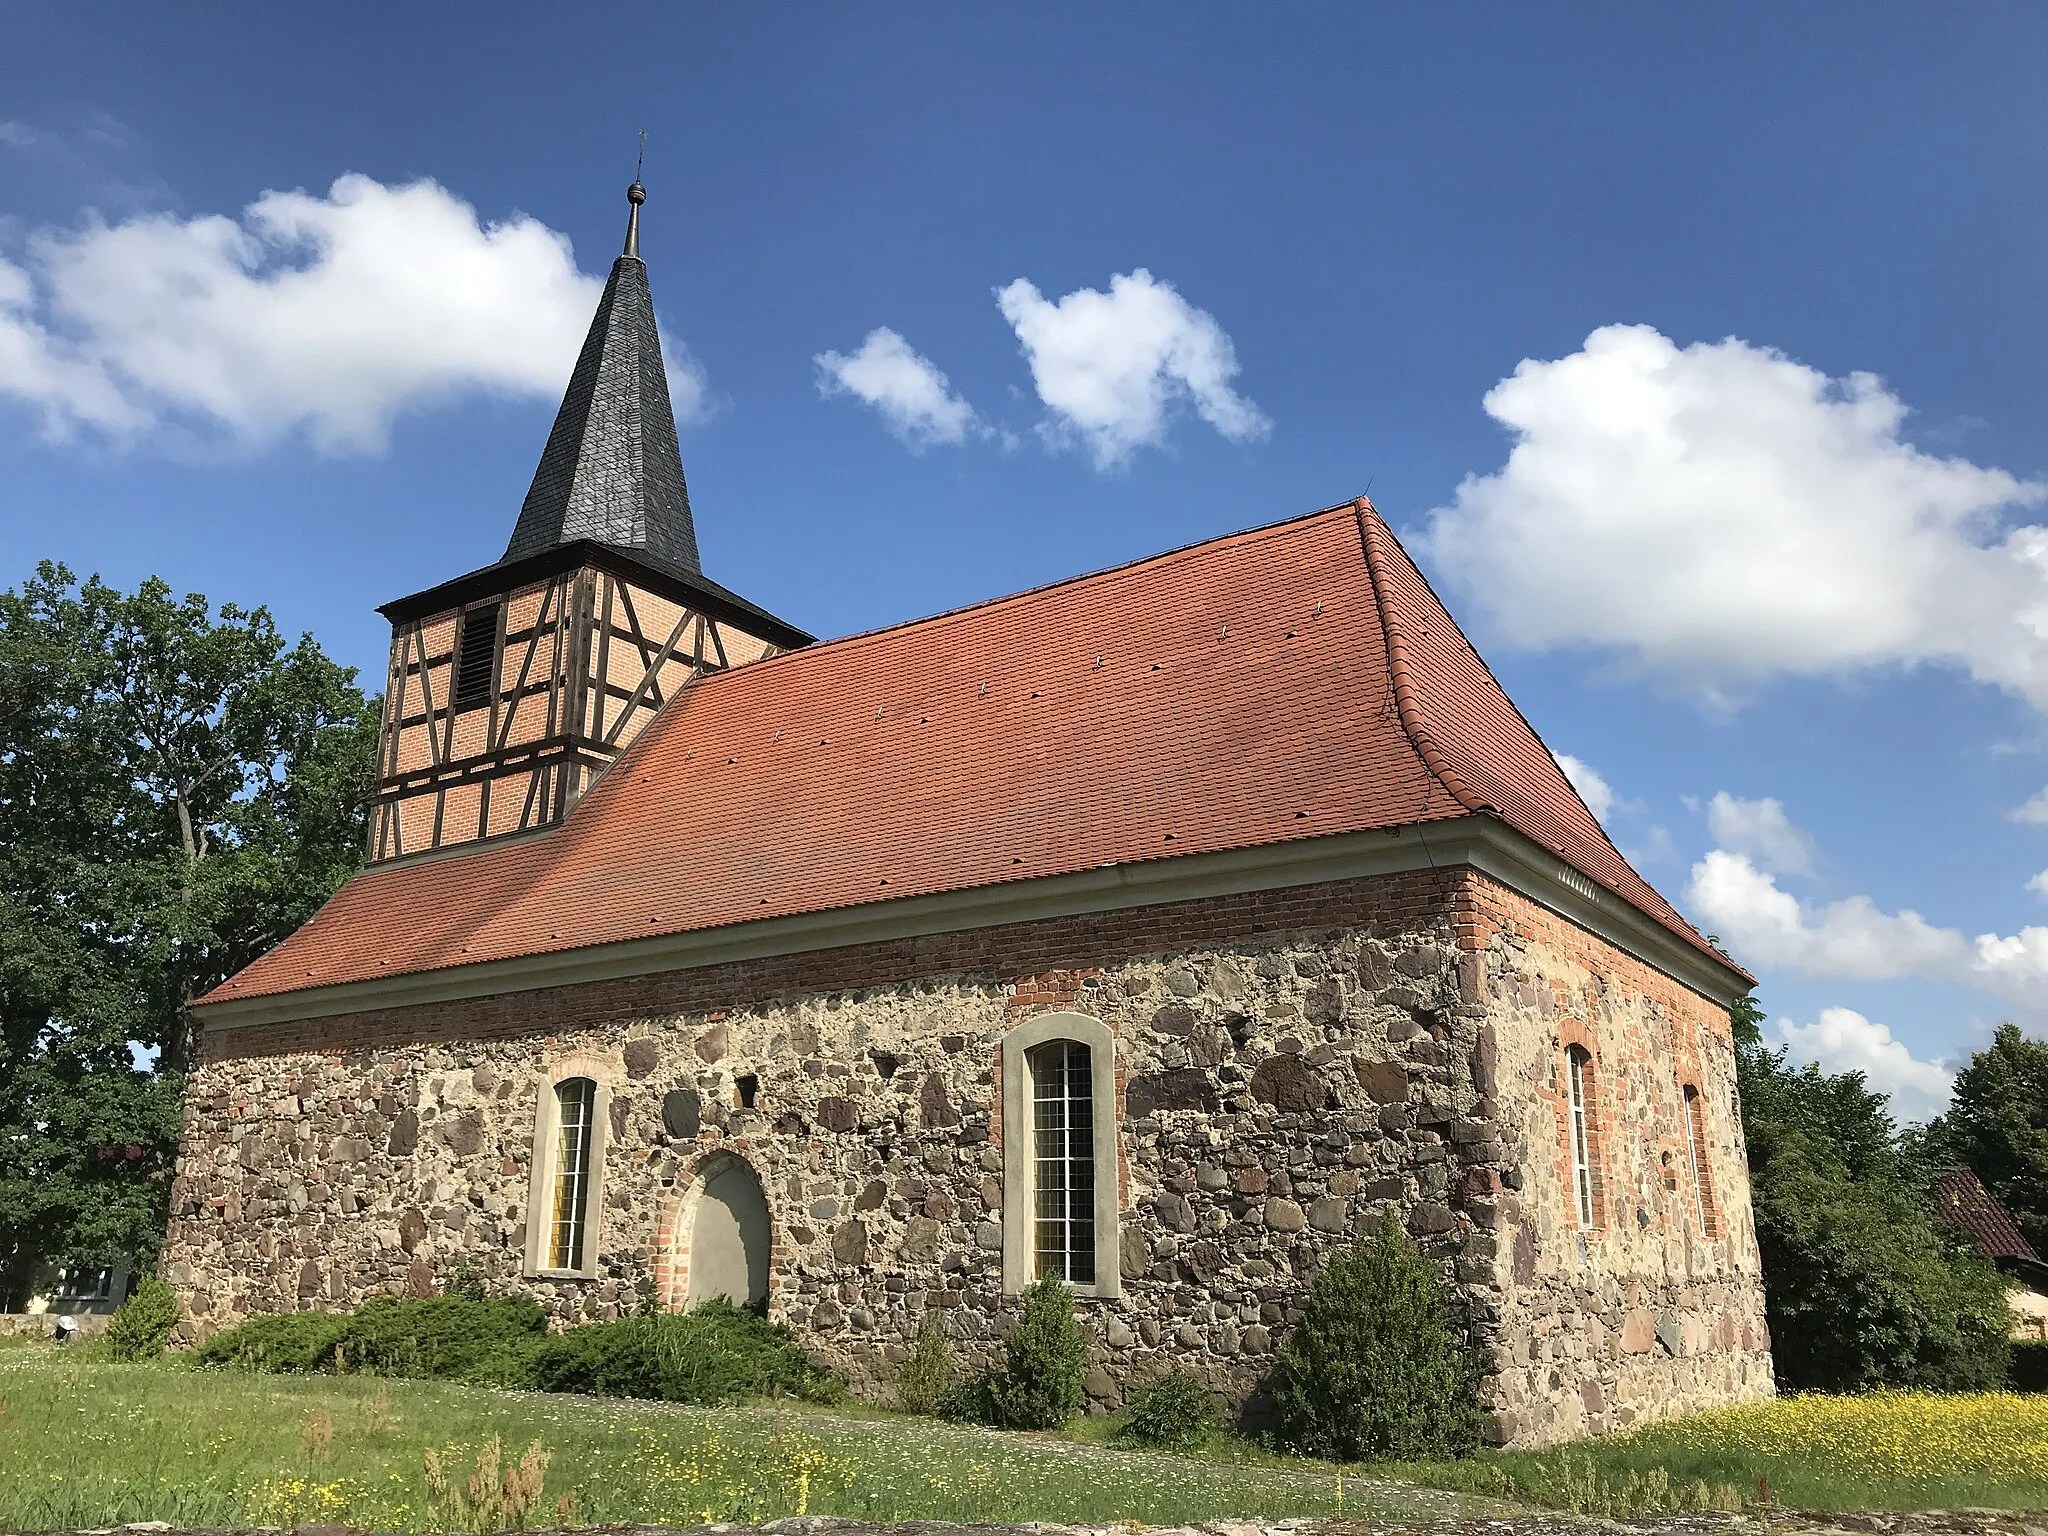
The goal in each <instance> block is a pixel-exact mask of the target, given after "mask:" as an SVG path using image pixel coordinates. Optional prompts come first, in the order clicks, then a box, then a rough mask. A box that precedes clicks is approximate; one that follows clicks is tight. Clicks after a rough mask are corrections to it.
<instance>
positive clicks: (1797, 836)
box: [1707, 790, 1815, 875]
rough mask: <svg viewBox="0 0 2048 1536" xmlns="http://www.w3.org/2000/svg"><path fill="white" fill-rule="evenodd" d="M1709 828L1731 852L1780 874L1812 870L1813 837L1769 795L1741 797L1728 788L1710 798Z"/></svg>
mask: <svg viewBox="0 0 2048 1536" xmlns="http://www.w3.org/2000/svg"><path fill="white" fill-rule="evenodd" d="M1707 831H1708V832H1709V833H1710V834H1711V835H1712V836H1713V839H1714V842H1715V843H1716V844H1717V845H1718V846H1719V847H1721V848H1725V849H1726V850H1728V851H1729V852H1730V853H1739V854H1742V855H1744V856H1746V857H1747V858H1749V859H1750V860H1751V861H1752V862H1754V863H1755V864H1756V865H1757V866H1758V867H1759V868H1761V869H1768V870H1773V871H1775V872H1776V873H1778V874H1781V875H1810V874H1812V873H1813V861H1814V852H1815V850H1814V846H1813V839H1812V838H1811V837H1810V836H1808V835H1807V834H1806V833H1805V832H1803V831H1802V830H1800V829H1799V828H1798V827H1795V826H1794V825H1792V821H1791V818H1790V817H1788V816H1786V814H1785V807H1784V806H1783V805H1781V804H1780V803H1779V802H1778V801H1776V800H1773V799H1771V798H1770V797H1768V796H1766V797H1765V798H1763V799H1761V800H1738V799H1737V798H1736V797H1735V796H1733V795H1731V794H1729V793H1728V792H1727V791H1726V790H1718V791H1716V792H1715V795H1714V798H1713V799H1712V800H1710V801H1708V802H1707Z"/></svg>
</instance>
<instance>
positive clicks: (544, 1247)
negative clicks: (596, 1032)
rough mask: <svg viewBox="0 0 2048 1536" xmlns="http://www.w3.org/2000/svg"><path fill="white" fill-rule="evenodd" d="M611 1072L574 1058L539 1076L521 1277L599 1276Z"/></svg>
mask: <svg viewBox="0 0 2048 1536" xmlns="http://www.w3.org/2000/svg"><path fill="white" fill-rule="evenodd" d="M615 1076H616V1070H615V1069H613V1068H611V1067H609V1066H608V1065H607V1064H606V1063H605V1062H604V1061H602V1060H600V1059H598V1058H595V1057H584V1056H576V1057H571V1058H569V1059H568V1060H565V1061H561V1062H557V1063H556V1064H555V1065H554V1067H553V1069H552V1070H550V1071H546V1072H543V1074H542V1075H541V1081H540V1102H539V1105H538V1107H537V1112H536V1114H535V1116H534V1127H533V1181H532V1184H531V1186H530V1189H529V1193H528V1195H527V1199H526V1273H527V1274H529V1275H559V1276H563V1277H565V1278H566V1277H575V1278H582V1279H588V1278H590V1277H592V1276H594V1275H596V1273H597V1253H598V1244H599V1239H600V1237H601V1235H602V1234H601V1232H600V1229H599V1221H600V1214H601V1212H602V1211H603V1210H604V1153H605V1126H606V1123H607V1121H608V1119H609V1118H610V1114H611V1098H612V1091H611V1086H610V1083H611V1081H612V1079H613V1078H614V1077H615Z"/></svg>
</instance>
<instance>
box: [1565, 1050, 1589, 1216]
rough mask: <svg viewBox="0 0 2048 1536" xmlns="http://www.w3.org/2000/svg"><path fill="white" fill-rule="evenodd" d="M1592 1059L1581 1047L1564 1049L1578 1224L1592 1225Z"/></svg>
mask: <svg viewBox="0 0 2048 1536" xmlns="http://www.w3.org/2000/svg"><path fill="white" fill-rule="evenodd" d="M1592 1061H1593V1058H1592V1057H1591V1056H1589V1055H1587V1054H1586V1052H1585V1051H1584V1050H1583V1049H1582V1048H1580V1047H1579V1046H1576V1045H1575V1046H1573V1047H1572V1048H1571V1049H1570V1050H1568V1051H1567V1052H1565V1077H1566V1079H1567V1085H1566V1086H1567V1089H1568V1091H1569V1093H1570V1097H1571V1119H1572V1193H1573V1195H1574V1196H1575V1197H1576V1204H1577V1207H1578V1217H1579V1225H1580V1226H1581V1227H1586V1228H1590V1227H1591V1226H1592V1225H1593V1154H1592V1144H1591V1137H1590V1134H1589V1132H1588V1129H1587V1126H1586V1113H1587V1106H1586V1097H1587V1095H1586V1076H1587V1073H1588V1071H1589V1070H1590V1068H1591V1066H1592Z"/></svg>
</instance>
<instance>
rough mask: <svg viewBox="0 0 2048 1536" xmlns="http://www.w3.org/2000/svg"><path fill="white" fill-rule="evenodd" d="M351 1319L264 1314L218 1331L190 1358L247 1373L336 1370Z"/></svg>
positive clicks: (318, 1314) (321, 1314)
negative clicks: (337, 1353)
mask: <svg viewBox="0 0 2048 1536" xmlns="http://www.w3.org/2000/svg"><path fill="white" fill-rule="evenodd" d="M348 1325H349V1319H348V1318H347V1317H346V1316H338V1315H336V1314H335V1313H332V1312H288V1313H282V1314H272V1313H266V1312H259V1313H257V1314H256V1315H255V1316H253V1317H250V1318H248V1319H247V1320H245V1321H243V1322H240V1323H237V1324H236V1325H235V1326H234V1327H232V1328H229V1329H226V1330H224V1331H223V1332H220V1333H217V1334H215V1335H214V1336H213V1337H212V1338H210V1339H208V1340H207V1341H206V1342H205V1343H204V1344H202V1345H200V1346H199V1348H197V1349H195V1350H194V1351H193V1352H192V1354H191V1356H190V1357H189V1358H190V1359H191V1362H192V1363H193V1364H194V1365H224V1366H233V1367H236V1368H238V1369H241V1370H245V1371H275V1372H293V1373H297V1372H306V1371H326V1370H332V1369H333V1368H334V1346H335V1345H336V1344H337V1343H339V1342H340V1341H341V1337H342V1335H343V1334H344V1333H345V1332H347V1330H348Z"/></svg>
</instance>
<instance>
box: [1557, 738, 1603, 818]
mask: <svg viewBox="0 0 2048 1536" xmlns="http://www.w3.org/2000/svg"><path fill="white" fill-rule="evenodd" d="M1557 766H1558V767H1559V768H1561V769H1563V770H1564V776H1565V777H1566V778H1567V779H1569V780H1570V781H1571V786H1572V788H1573V789H1576V790H1577V791H1578V792H1579V798H1580V799H1581V800H1583V801H1585V802H1586V809H1587V810H1589V811H1591V812H1592V813H1593V815H1594V816H1595V817H1596V818H1598V819H1599V820H1601V821H1603V822H1604V821H1605V820H1607V815H1608V812H1610V811H1612V810H1613V809H1614V806H1615V794H1614V786H1613V785H1612V784H1609V783H1608V782H1607V780H1606V779H1605V778H1603V777H1601V774H1600V770H1599V769H1597V768H1595V767H1594V766H1593V765H1592V764H1591V763H1589V762H1587V761H1586V760H1585V759H1584V758H1581V757H1573V756H1572V755H1571V753H1569V752H1560V753H1558V754H1557Z"/></svg>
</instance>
